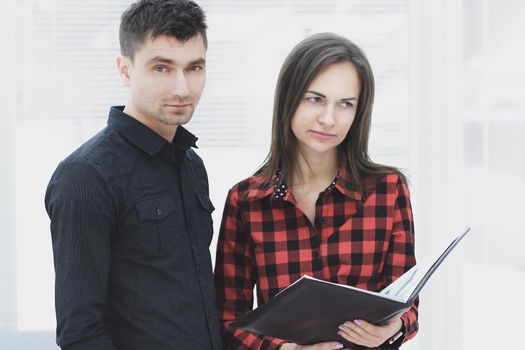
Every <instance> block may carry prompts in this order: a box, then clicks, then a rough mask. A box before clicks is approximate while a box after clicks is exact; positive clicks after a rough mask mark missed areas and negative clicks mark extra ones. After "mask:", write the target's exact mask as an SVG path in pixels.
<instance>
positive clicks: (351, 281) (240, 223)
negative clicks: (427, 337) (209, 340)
mask: <svg viewBox="0 0 525 350" xmlns="http://www.w3.org/2000/svg"><path fill="white" fill-rule="evenodd" d="M277 176H278V174H277V175H275V176H274V177H273V178H272V181H271V182H270V183H265V182H264V179H263V177H262V176H258V175H255V176H252V177H250V178H248V179H246V180H244V181H241V182H240V183H238V184H237V185H235V186H234V187H233V188H232V189H231V190H230V192H229V194H228V198H227V199H226V204H225V207H224V212H223V219H222V225H221V230H220V235H219V241H218V245H217V261H216V265H215V294H216V300H217V307H218V310H219V316H220V319H221V323H222V327H223V328H222V331H223V343H224V345H225V348H226V349H276V348H279V346H280V345H281V344H282V343H284V342H285V341H284V340H282V339H276V338H271V337H263V336H258V335H256V334H253V333H249V332H246V331H243V330H240V329H234V328H233V327H230V326H229V324H230V323H231V322H232V321H234V320H235V319H237V318H238V317H239V316H241V315H244V314H246V313H247V312H249V311H250V310H252V307H253V288H254V285H257V300H258V304H259V305H262V304H264V303H265V302H267V301H268V300H269V299H270V298H272V297H273V296H275V295H276V294H277V293H278V292H279V291H280V290H282V289H283V288H286V287H287V286H289V285H290V284H291V283H293V282H294V281H296V280H297V279H299V278H300V277H301V276H302V275H304V274H307V275H310V276H313V277H316V278H320V279H324V280H327V281H331V282H336V283H341V284H347V285H351V286H355V287H358V288H363V289H368V290H373V291H380V290H381V289H383V288H384V287H385V286H387V285H388V284H390V283H391V282H392V281H393V280H395V279H396V278H397V277H399V276H400V275H402V274H403V273H404V272H405V271H407V270H408V269H409V268H410V267H412V266H413V265H414V264H415V256H414V226H413V220H412V209H411V206H410V198H409V192H408V188H407V186H406V184H405V183H404V182H403V181H402V179H401V178H400V177H399V176H398V175H396V174H388V175H386V176H384V177H383V178H382V179H380V180H379V181H378V182H376V183H370V185H369V186H368V193H369V194H368V195H367V196H366V198H365V199H364V200H362V198H361V195H360V194H359V193H358V192H356V191H353V190H351V187H350V181H351V180H350V177H349V174H348V173H347V172H346V171H345V169H344V168H342V169H341V170H340V171H339V174H338V176H337V177H336V178H335V179H334V182H333V183H332V184H330V186H329V187H328V188H327V189H326V190H325V191H323V192H322V193H321V194H320V195H319V199H318V201H317V203H316V209H315V210H316V212H315V218H316V219H315V222H313V223H310V221H309V220H308V218H307V217H306V216H305V215H304V214H303V213H302V212H301V210H300V209H299V208H298V206H297V202H296V201H295V200H294V197H293V194H292V193H291V190H289V189H287V188H286V187H281V186H278V187H276V186H274V184H275V183H279V181H278V178H277ZM278 190H279V191H278ZM402 320H403V322H404V325H405V338H404V340H408V339H410V338H412V337H414V336H415V334H416V332H417V328H418V324H417V303H416V305H415V306H413V307H412V309H411V310H410V311H408V312H407V313H406V314H404V315H403V317H402ZM336 332H337V330H336V329H334V334H335V333H336Z"/></svg>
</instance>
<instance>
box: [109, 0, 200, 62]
mask: <svg viewBox="0 0 525 350" xmlns="http://www.w3.org/2000/svg"><path fill="white" fill-rule="evenodd" d="M206 28H207V26H206V15H205V14H204V12H203V11H202V9H201V8H200V6H199V5H197V4H196V3H195V2H193V1H191V0H139V1H137V2H135V3H133V4H132V5H131V6H130V7H129V8H128V9H127V10H126V11H125V12H124V13H123V14H122V17H121V21H120V29H119V40H120V52H121V54H122V55H123V56H127V57H129V58H131V60H133V58H134V55H135V52H136V51H137V50H139V49H140V46H141V45H142V44H144V42H145V41H146V40H148V39H151V40H154V39H155V38H157V37H158V36H160V35H168V36H172V37H175V38H176V39H177V40H180V41H187V40H188V39H191V38H193V37H195V36H196V35H198V34H200V35H201V37H202V40H203V41H204V46H205V47H208V40H207V38H206Z"/></svg>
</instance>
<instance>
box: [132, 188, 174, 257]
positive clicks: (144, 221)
mask: <svg viewBox="0 0 525 350" xmlns="http://www.w3.org/2000/svg"><path fill="white" fill-rule="evenodd" d="M136 208H137V214H138V219H139V243H140V248H141V250H142V251H143V252H144V253H145V254H146V255H157V254H159V253H161V251H163V250H164V251H165V250H167V249H170V248H173V247H174V246H176V245H177V235H176V229H175V227H176V223H177V222H176V217H177V215H176V212H177V208H176V205H175V201H174V200H173V199H172V198H171V197H168V196H162V197H154V198H148V199H145V200H142V201H140V202H139V203H137V205H136Z"/></svg>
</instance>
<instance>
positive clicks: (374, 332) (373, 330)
mask: <svg viewBox="0 0 525 350" xmlns="http://www.w3.org/2000/svg"><path fill="white" fill-rule="evenodd" d="M408 310H409V309H405V310H403V312H400V313H399V315H398V316H396V317H394V318H393V319H391V320H390V321H388V322H387V323H386V324H384V325H382V326H376V325H374V324H372V323H368V322H366V321H363V320H354V321H347V322H345V323H343V324H342V325H340V326H339V332H337V334H339V335H340V336H341V337H343V338H345V339H346V340H348V341H350V342H352V343H354V344H357V345H364V346H366V347H369V348H376V347H378V346H380V345H381V344H383V343H384V342H385V341H387V340H388V339H390V338H391V337H392V336H393V335H394V334H396V333H397V332H399V331H400V330H401V328H402V327H403V321H401V315H403V314H404V313H405V312H406V311H408Z"/></svg>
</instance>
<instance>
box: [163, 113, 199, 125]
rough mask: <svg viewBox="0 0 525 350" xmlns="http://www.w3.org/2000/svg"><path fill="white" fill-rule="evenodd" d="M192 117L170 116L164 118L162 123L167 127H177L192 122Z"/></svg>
mask: <svg viewBox="0 0 525 350" xmlns="http://www.w3.org/2000/svg"><path fill="white" fill-rule="evenodd" d="M191 117H192V115H169V116H164V118H162V122H163V123H164V124H166V125H170V126H177V125H184V124H187V123H188V122H189V121H190V120H191Z"/></svg>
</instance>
